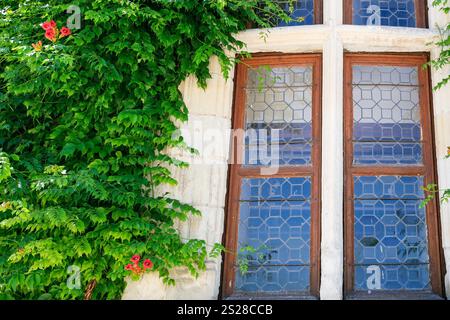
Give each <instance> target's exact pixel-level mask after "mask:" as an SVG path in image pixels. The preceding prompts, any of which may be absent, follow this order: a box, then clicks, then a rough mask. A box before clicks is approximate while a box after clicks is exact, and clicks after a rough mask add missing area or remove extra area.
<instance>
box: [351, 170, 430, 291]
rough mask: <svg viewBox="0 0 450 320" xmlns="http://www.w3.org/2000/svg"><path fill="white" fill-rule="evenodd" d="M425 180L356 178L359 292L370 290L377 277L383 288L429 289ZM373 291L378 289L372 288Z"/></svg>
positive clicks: (356, 285)
mask: <svg viewBox="0 0 450 320" xmlns="http://www.w3.org/2000/svg"><path fill="white" fill-rule="evenodd" d="M422 186H423V177H407V176H402V177H396V176H380V177H355V178H354V198H355V200H354V214H355V226H354V228H355V229H354V236H355V239H354V246H355V248H354V250H355V251H354V258H355V260H354V263H355V266H356V270H357V271H355V288H356V289H357V290H365V289H367V284H368V281H369V282H370V281H371V279H373V275H374V274H375V273H376V272H378V273H379V277H380V278H379V280H380V282H381V287H380V288H375V289H384V290H390V289H397V290H398V289H423V288H428V286H429V281H430V278H429V271H428V270H429V256H428V242H427V226H426V215H425V209H423V208H420V204H421V202H422V200H423V198H424V193H423V190H422V189H421V187H422ZM372 289H374V288H372Z"/></svg>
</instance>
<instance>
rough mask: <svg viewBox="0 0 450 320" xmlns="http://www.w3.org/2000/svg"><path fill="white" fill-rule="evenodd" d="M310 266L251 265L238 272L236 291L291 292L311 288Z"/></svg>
mask: <svg viewBox="0 0 450 320" xmlns="http://www.w3.org/2000/svg"><path fill="white" fill-rule="evenodd" d="M309 272H310V271H309V267H308V266H304V267H298V266H296V267H291V266H279V267H278V266H276V267H267V266H264V267H263V266H259V267H249V270H248V272H247V273H246V274H244V275H243V274H241V273H237V274H236V291H237V292H243V293H250V292H251V293H272V294H289V293H293V294H295V293H297V292H302V291H308V290H309Z"/></svg>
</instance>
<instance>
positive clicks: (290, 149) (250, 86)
mask: <svg viewBox="0 0 450 320" xmlns="http://www.w3.org/2000/svg"><path fill="white" fill-rule="evenodd" d="M245 130H246V139H245V163H244V164H245V165H249V166H252V165H253V166H255V165H256V166H261V165H267V161H265V159H266V158H268V159H272V160H273V161H277V162H278V164H279V165H280V166H292V165H309V164H311V150H312V67H310V66H293V67H274V68H271V69H269V68H258V69H250V70H249V72H248V81H247V87H246V122H245ZM273 161H272V163H273Z"/></svg>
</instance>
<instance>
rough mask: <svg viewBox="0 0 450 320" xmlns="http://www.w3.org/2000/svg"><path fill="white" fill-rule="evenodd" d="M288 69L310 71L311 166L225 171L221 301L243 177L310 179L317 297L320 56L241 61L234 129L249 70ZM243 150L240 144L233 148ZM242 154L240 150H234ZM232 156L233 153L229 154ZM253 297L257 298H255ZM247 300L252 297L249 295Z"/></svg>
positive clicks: (241, 117)
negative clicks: (304, 67) (263, 171)
mask: <svg viewBox="0 0 450 320" xmlns="http://www.w3.org/2000/svg"><path fill="white" fill-rule="evenodd" d="M266 65H268V66H270V67H289V66H301V65H309V66H312V68H313V82H312V132H313V137H312V142H313V145H312V163H311V164H310V165H306V166H289V167H283V166H280V169H279V171H278V173H276V174H274V175H270V176H268V175H261V173H260V167H258V168H245V167H243V166H242V165H241V164H236V163H233V164H230V165H229V170H228V194H227V205H226V208H225V212H226V221H225V232H224V243H225V248H226V251H225V253H224V260H223V261H224V262H223V266H222V289H221V295H222V298H229V297H232V296H233V294H234V289H235V265H236V252H237V250H238V227H239V200H240V186H241V180H242V179H243V178H280V177H305V176H309V177H311V182H312V189H311V200H310V201H311V238H310V252H311V254H310V296H315V297H318V296H319V285H320V241H321V239H320V230H321V227H320V224H321V222H320V193H321V162H322V161H321V148H322V143H321V139H322V132H321V131H322V105H321V100H322V54H254V55H253V57H252V58H250V59H243V61H242V63H240V64H239V65H238V66H237V68H236V77H235V91H234V92H235V93H234V111H233V129H244V127H245V110H246V109H245V100H246V96H245V87H246V82H247V72H248V68H251V67H258V66H266ZM239 147H240V148H242V143H239V142H238V143H236V144H232V148H233V151H234V148H239ZM237 152H242V150H241V151H240V150H237ZM231 154H235V153H234V152H231ZM255 296H256V295H255ZM249 297H253V296H251V295H249Z"/></svg>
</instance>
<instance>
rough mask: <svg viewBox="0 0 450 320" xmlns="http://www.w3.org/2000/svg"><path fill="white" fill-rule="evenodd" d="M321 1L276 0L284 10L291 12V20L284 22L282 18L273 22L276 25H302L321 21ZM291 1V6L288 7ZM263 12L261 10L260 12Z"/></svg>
mask: <svg viewBox="0 0 450 320" xmlns="http://www.w3.org/2000/svg"><path fill="white" fill-rule="evenodd" d="M322 1H323V0H297V1H294V2H292V1H290V0H278V1H277V2H278V3H279V4H280V6H281V7H282V8H284V9H285V11H286V12H291V11H292V13H291V18H292V19H293V21H291V22H289V23H286V22H284V21H282V20H278V21H275V22H274V25H275V26H277V27H286V26H302V25H312V24H321V23H322ZM291 3H292V8H291V7H290V6H291V5H290V4H291ZM262 14H263V12H262Z"/></svg>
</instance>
